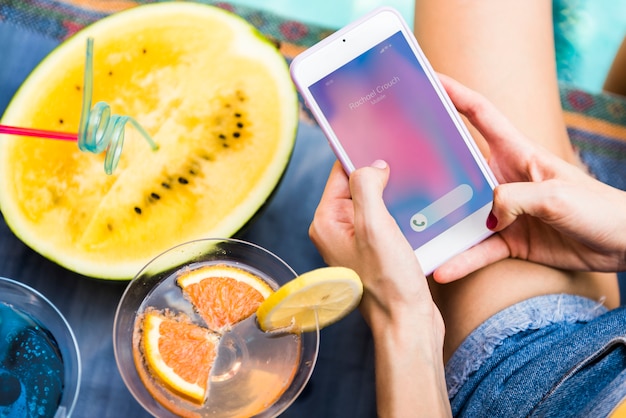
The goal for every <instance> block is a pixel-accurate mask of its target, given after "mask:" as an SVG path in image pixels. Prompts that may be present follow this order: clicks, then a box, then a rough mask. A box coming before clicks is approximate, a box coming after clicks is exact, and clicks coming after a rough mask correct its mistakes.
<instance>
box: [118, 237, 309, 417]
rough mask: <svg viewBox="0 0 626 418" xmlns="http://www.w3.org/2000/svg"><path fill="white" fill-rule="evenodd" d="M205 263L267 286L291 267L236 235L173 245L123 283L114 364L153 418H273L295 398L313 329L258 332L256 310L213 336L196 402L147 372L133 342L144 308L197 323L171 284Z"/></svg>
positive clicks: (304, 378) (285, 277)
mask: <svg viewBox="0 0 626 418" xmlns="http://www.w3.org/2000/svg"><path fill="white" fill-rule="evenodd" d="M211 264H225V265H229V266H234V267H236V268H239V269H242V270H246V271H248V272H250V273H252V274H254V275H255V276H257V277H259V278H261V279H262V280H263V281H265V282H266V283H268V284H270V286H271V287H272V288H274V289H276V288H278V287H279V286H281V285H282V284H284V283H286V282H288V281H290V280H292V279H294V278H295V277H296V273H295V272H294V271H293V270H292V269H291V267H289V266H288V265H287V264H286V263H285V262H284V261H283V260H281V259H280V258H279V257H277V256H276V255H274V254H272V253H271V252H269V251H267V250H265V249H263V248H261V247H259V246H257V245H255V244H252V243H249V242H245V241H241V240H237V239H203V240H197V241H191V242H187V243H184V244H181V245H179V246H176V247H174V248H172V249H170V250H168V251H165V252H164V253H162V254H161V255H159V256H157V257H156V258H154V259H153V260H152V261H151V262H149V263H148V264H147V265H146V266H145V267H144V268H143V269H142V270H141V271H140V272H139V273H138V274H137V275H136V277H135V278H134V279H133V280H132V281H131V282H130V283H129V285H128V287H127V288H126V291H125V292H124V294H123V295H122V298H121V300H120V302H119V305H118V308H117V312H116V315H115V321H114V328H113V340H114V342H113V346H114V351H115V358H116V361H117V365H118V369H119V371H120V373H121V375H122V379H123V380H124V382H125V384H126V386H127V387H128V389H129V390H130V392H131V393H132V394H133V396H134V397H135V399H136V400H137V401H138V402H139V403H140V404H141V405H142V406H143V407H144V409H146V410H147V411H148V412H150V413H151V414H153V415H154V416H157V417H175V416H179V415H189V416H209V415H210V416H212V417H227V416H228V417H230V416H256V417H275V416H277V415H279V414H280V413H282V412H283V411H284V410H285V409H287V408H288V407H289V405H291V403H292V402H293V401H294V400H295V399H296V398H297V396H298V395H299V394H300V392H301V391H302V390H303V389H304V387H305V385H306V384H307V382H308V381H309V378H310V376H311V373H312V372H313V369H314V367H315V362H316V359H317V354H318V348H319V330H316V331H314V332H306V333H297V334H295V333H287V332H283V333H265V332H263V331H261V330H260V328H259V327H258V324H257V322H256V315H252V316H251V317H248V318H247V319H244V320H243V321H241V322H239V323H237V324H236V325H234V326H233V327H232V329H230V330H228V331H226V332H224V333H223V334H221V335H220V337H219V342H218V345H217V358H216V360H215V362H214V363H213V366H212V368H211V373H210V376H209V379H208V384H207V387H208V390H207V393H208V395H206V397H205V399H204V402H203V403H202V404H198V403H193V402H189V401H188V400H185V399H183V398H182V397H180V396H178V395H176V394H175V393H173V392H172V391H171V390H170V389H171V388H168V387H167V384H164V383H163V381H162V380H159V378H157V377H154V375H155V373H153V372H152V371H151V370H150V368H149V366H147V365H146V361H145V356H144V352H143V350H144V349H143V347H144V346H142V345H140V343H139V338H140V337H138V335H140V333H141V331H140V325H139V324H140V323H141V321H139V320H138V318H142V317H143V315H144V314H145V312H146V311H148V312H153V311H154V310H157V311H159V312H167V313H183V314H184V315H185V316H186V317H187V318H190V319H191V320H192V322H194V323H196V324H198V325H200V326H202V327H205V326H206V324H205V323H204V321H203V320H202V318H201V317H200V316H199V315H198V313H197V311H196V310H195V309H194V307H193V305H192V304H191V303H190V302H189V300H188V299H187V298H186V297H185V296H184V294H183V291H182V289H181V288H180V287H179V286H178V285H177V283H176V277H177V272H179V271H181V270H182V269H185V270H189V269H191V270H193V269H196V268H200V267H202V266H206V265H211Z"/></svg>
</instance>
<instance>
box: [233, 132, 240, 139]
mask: <svg viewBox="0 0 626 418" xmlns="http://www.w3.org/2000/svg"><path fill="white" fill-rule="evenodd" d="M240 136H241V134H240V133H239V132H235V133H234V134H233V137H234V138H239V137H240Z"/></svg>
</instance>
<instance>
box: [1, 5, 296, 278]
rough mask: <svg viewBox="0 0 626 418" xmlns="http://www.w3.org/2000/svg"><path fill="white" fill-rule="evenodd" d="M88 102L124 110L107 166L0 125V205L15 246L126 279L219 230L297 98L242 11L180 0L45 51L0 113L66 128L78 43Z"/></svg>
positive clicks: (73, 104)
mask: <svg viewBox="0 0 626 418" xmlns="http://www.w3.org/2000/svg"><path fill="white" fill-rule="evenodd" d="M87 37H92V38H93V39H94V60H93V65H94V78H93V80H94V93H93V102H94V103H96V102H98V101H105V102H107V103H108V104H109V105H110V106H111V110H112V112H113V113H115V114H119V115H129V116H132V117H133V118H135V119H136V120H137V121H138V122H139V123H140V124H141V125H142V126H143V127H144V128H145V129H146V131H147V132H148V133H149V134H150V135H151V136H152V138H153V139H154V140H155V142H156V143H157V144H158V147H159V148H158V150H157V151H151V150H150V148H149V147H148V146H147V145H146V143H145V140H144V139H143V138H142V137H141V136H140V135H139V134H138V133H137V132H136V131H135V130H134V129H133V128H132V127H127V129H126V140H125V144H124V150H123V152H122V155H121V159H120V162H119V165H118V167H117V169H116V170H115V171H114V173H113V174H112V175H107V174H105V173H104V171H103V169H102V166H103V158H104V156H103V155H93V154H90V153H83V152H80V151H79V150H78V147H77V145H76V144H75V143H71V142H65V141H52V140H47V139H38V138H28V137H13V136H8V135H0V209H1V210H2V213H3V215H4V218H5V219H6V221H7V224H8V225H9V227H10V228H11V229H12V230H13V232H14V233H15V234H16V235H17V236H18V237H19V238H20V239H21V240H22V241H24V242H25V243H26V244H27V245H29V246H30V247H32V248H33V249H34V250H36V251H38V252H39V253H41V254H42V255H44V256H46V257H48V258H49V259H51V260H54V261H56V262H57V263H59V264H61V265H62V266H64V267H66V268H68V269H70V270H73V271H76V272H78V273H81V274H83V275H86V276H91V277H98V278H104V279H129V278H132V277H133V276H134V274H135V273H136V272H137V271H139V270H140V268H141V267H142V266H143V265H145V264H146V263H147V262H148V261H149V260H150V259H152V258H153V257H154V256H156V255H157V254H159V253H161V252H163V251H165V250H166V249H168V248H171V247H173V246H174V245H176V244H179V243H181V242H186V241H191V240H194V239H199V238H202V237H206V236H217V237H230V236H232V235H233V234H234V233H236V232H237V231H238V230H240V229H241V227H242V226H243V225H245V224H246V223H247V222H248V221H249V220H250V219H251V218H252V217H253V216H254V214H256V213H257V212H258V211H259V209H260V208H261V207H262V206H263V204H264V203H265V202H266V201H267V199H268V198H269V197H270V196H271V193H272V191H273V190H274V189H275V188H276V186H277V184H278V182H279V180H280V178H281V176H282V175H283V173H284V170H285V168H286V166H287V163H288V160H289V158H290V155H291V152H292V149H293V145H294V140H295V131H296V127H297V97H296V93H295V89H294V87H293V84H292V82H291V79H290V77H289V72H288V68H287V64H286V62H285V59H284V58H283V57H282V55H281V54H280V53H279V51H278V50H277V49H276V47H275V46H274V45H273V44H272V43H270V42H269V41H268V40H266V39H265V38H264V37H263V36H262V35H261V34H259V33H258V32H257V31H256V29H255V28H254V27H253V26H251V25H250V24H248V23H247V22H246V21H244V20H243V19H241V18H239V17H237V16H235V15H234V14H232V13H230V12H227V11H225V10H222V9H219V8H217V7H213V6H209V5H204V4H198V3H192V2H165V3H155V4H147V5H142V6H138V7H135V8H133V9H129V10H127V11H123V12H120V13H117V14H114V15H111V16H110V17H107V18H104V19H102V20H100V21H98V22H96V23H95V24H93V25H91V26H89V27H87V28H85V29H84V30H83V31H81V32H79V33H77V34H76V35H74V36H73V37H72V38H70V39H69V40H67V41H65V42H64V43H63V44H61V45H60V46H59V47H58V48H57V49H55V50H54V51H53V52H52V53H51V54H50V55H49V56H48V57H47V58H46V59H45V60H44V61H43V62H42V63H41V64H40V65H39V66H38V67H37V68H36V69H35V70H34V71H33V73H32V74H31V75H30V76H29V77H28V79H27V80H26V81H25V82H24V84H23V85H22V86H21V88H20V89H19V91H18V92H17V94H16V95H15V96H14V98H13V99H12V101H11V103H10V104H9V106H8V108H7V110H6V112H5V114H4V116H3V118H2V123H4V124H8V125H15V126H22V127H30V128H39V129H49V130H58V131H66V132H77V131H78V125H79V118H80V113H81V112H80V111H81V101H82V88H83V70H84V61H85V44H86V39H87Z"/></svg>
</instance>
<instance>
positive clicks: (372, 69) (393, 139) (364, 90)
mask: <svg viewBox="0 0 626 418" xmlns="http://www.w3.org/2000/svg"><path fill="white" fill-rule="evenodd" d="M291 76H292V78H293V80H294V83H295V84H296V86H297V88H298V90H299V91H300V93H301V94H302V96H303V98H304V100H305V103H306V104H307V106H308V108H309V109H310V110H311V112H312V113H313V115H314V117H315V118H316V120H317V122H318V123H319V125H320V127H321V128H322V130H323V131H324V133H325V135H326V137H327V138H328V141H329V143H330V146H331V147H332V149H333V151H334V152H335V154H336V155H337V158H338V159H339V160H340V161H341V163H342V164H343V166H344V168H345V170H346V171H347V172H348V173H350V172H352V171H353V170H355V169H356V168H359V167H361V166H365V165H370V164H371V163H372V162H373V161H374V160H376V159H383V160H385V161H387V163H388V164H389V166H390V170H391V171H390V178H389V182H388V185H387V187H386V189H385V192H384V195H383V199H384V201H385V204H386V206H387V208H388V209H389V212H390V213H391V214H392V216H393V217H394V218H395V220H396V221H397V223H398V225H399V226H400V229H401V230H402V232H403V233H404V235H405V236H406V238H407V240H408V241H409V242H410V243H411V245H412V246H413V249H414V250H415V254H416V256H417V258H418V260H419V262H420V264H421V266H422V269H423V270H424V273H425V274H430V273H432V272H433V271H434V270H435V268H437V267H438V266H439V265H441V264H442V263H443V262H445V261H446V260H448V259H449V258H450V257H452V256H454V255H456V254H458V253H460V252H462V251H464V250H466V249H467V248H469V247H471V246H473V245H475V244H477V243H478V242H480V241H481V240H483V239H485V238H486V237H487V236H489V235H490V233H491V232H490V231H489V229H488V228H487V227H486V219H487V216H488V214H489V211H490V209H491V205H492V199H493V188H494V187H495V185H496V180H495V178H494V176H493V174H492V173H491V171H490V169H489V167H488V165H487V164H486V162H485V160H484V159H483V157H482V155H481V153H480V151H479V150H478V148H477V147H476V144H475V143H474V141H473V139H472V137H471V135H470V134H469V132H468V130H467V128H466V127H465V125H464V123H463V121H462V120H461V118H460V117H459V114H458V112H457V111H456V109H455V108H454V105H453V104H452V102H451V101H450V99H449V97H448V95H447V94H446V92H445V90H444V89H443V87H442V86H441V84H440V82H439V79H438V77H437V76H436V74H435V73H434V71H433V70H432V68H431V66H430V64H429V63H428V61H427V60H426V58H425V56H424V54H423V53H422V51H421V49H420V47H419V45H418V44H417V41H416V39H415V37H414V36H413V32H412V31H411V29H410V28H409V26H408V25H407V24H406V22H405V21H404V19H403V18H402V16H401V15H400V14H399V13H398V12H397V11H395V10H393V9H391V8H387V7H383V8H379V9H376V10H375V11H373V12H372V13H370V14H368V15H367V16H365V17H364V18H362V19H360V20H358V21H357V22H355V23H352V24H350V25H348V26H347V27H345V28H343V29H341V30H339V31H337V32H335V33H334V34H332V35H330V36H329V37H328V38H326V39H324V40H322V41H321V42H319V43H318V44H316V45H314V46H313V47H311V48H309V49H308V50H306V51H304V52H303V53H301V54H300V55H298V56H297V57H296V58H295V59H294V60H293V62H292V64H291Z"/></svg>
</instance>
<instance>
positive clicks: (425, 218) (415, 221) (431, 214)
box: [411, 184, 474, 232]
mask: <svg viewBox="0 0 626 418" xmlns="http://www.w3.org/2000/svg"><path fill="white" fill-rule="evenodd" d="M473 195H474V191H473V190H472V188H471V187H470V186H469V185H468V184H461V185H460V186H458V187H456V188H454V189H452V190H451V191H449V192H448V193H446V194H445V195H443V196H442V197H441V198H439V199H437V200H435V201H434V202H433V203H431V204H430V205H428V206H426V207H425V208H424V209H423V210H422V211H420V212H418V213H416V214H415V215H413V216H412V217H411V228H412V229H413V230H414V231H416V232H422V231H423V230H425V229H426V228H428V227H429V226H431V225H432V224H434V223H435V222H437V221H439V220H440V219H443V218H445V217H446V216H448V215H449V214H451V213H452V212H454V211H455V210H456V209H458V208H460V207H461V206H463V205H464V204H466V203H467V202H469V201H470V199H471V198H472V196H473Z"/></svg>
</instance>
